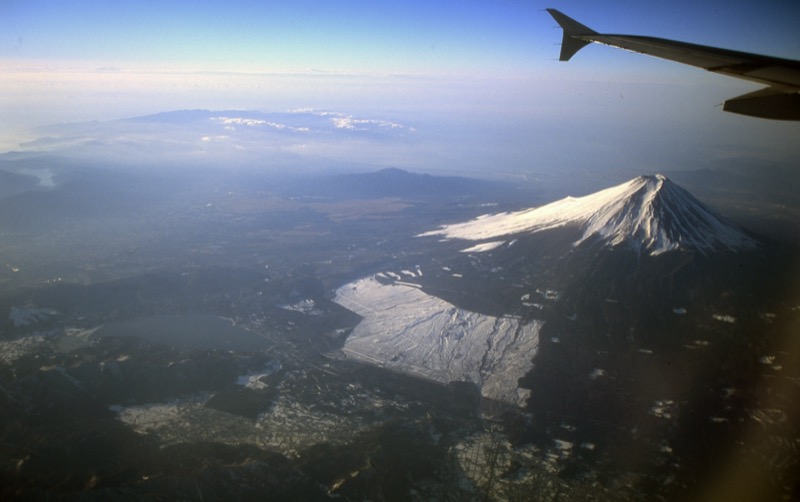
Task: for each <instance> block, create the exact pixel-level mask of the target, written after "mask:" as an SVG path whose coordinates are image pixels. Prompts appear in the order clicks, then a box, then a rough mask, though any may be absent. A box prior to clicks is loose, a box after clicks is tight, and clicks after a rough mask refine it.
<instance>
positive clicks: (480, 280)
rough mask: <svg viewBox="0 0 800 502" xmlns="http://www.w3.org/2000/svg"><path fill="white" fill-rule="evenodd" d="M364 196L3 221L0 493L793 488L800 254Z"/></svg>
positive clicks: (252, 187) (368, 180) (254, 195)
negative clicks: (530, 227)
mask: <svg viewBox="0 0 800 502" xmlns="http://www.w3.org/2000/svg"><path fill="white" fill-rule="evenodd" d="M88 173H89V172H88V171H81V172H79V173H78V174H75V176H76V178H75V179H84V177H85V176H88ZM101 176H104V175H101ZM126 176H131V177H132V179H133V180H136V179H139V178H138V176H136V175H126ZM151 176H153V175H152V173H147V175H146V176H143V177H142V178H141V180H140V181H139V182H140V183H143V181H144V180H145V179H151V178H150V177H151ZM355 179H357V180H358V181H354V178H347V179H346V181H342V179H338V181H336V182H337V183H341V185H340V186H342V187H349V188H348V190H351V191H349V192H346V191H345V190H344V188H343V189H342V190H343V191H342V193H341V194H340V195H339V196H334V195H330V194H329V196H328V197H320V196H319V195H318V194H315V193H314V192H315V191H316V190H317V189H318V188H316V187H314V186H313V185H309V186H308V187H306V189H305V190H306V191H302V190H301V189H299V188H298V186H299V187H302V186H303V185H302V184H292V183H289V182H280V183H278V182H274V183H268V184H266V185H265V181H264V180H263V178H262V177H261V176H260V175H258V173H249V174H243V173H241V172H240V174H239V177H217V176H212V175H211V174H209V175H208V177H207V178H206V179H202V177H199V178H198V179H197V180H195V181H193V182H192V183H185V182H184V181H185V180H184V179H174V180H172V181H170V180H169V179H164V180H161V183H159V184H157V185H158V186H160V187H161V190H163V194H162V195H159V194H158V193H152V192H150V193H148V196H147V201H146V202H147V203H143V202H144V201H143V199H142V197H141V195H140V191H139V190H138V189H136V190H134V189H131V190H130V191H129V192H128V193H127V194H123V193H116V194H115V196H113V197H112V196H110V195H109V194H108V193H106V192H104V191H99V192H94V191H91V190H90V191H88V192H84V195H86V194H89V195H91V196H93V197H102V199H103V200H108V201H109V208H110V209H109V212H108V213H107V214H106V215H105V216H103V217H100V216H98V215H94V214H92V215H80V214H75V213H69V214H63V213H59V211H58V210H57V209H58V207H59V204H61V203H62V202H61V201H60V199H59V198H60V197H61V195H58V193H57V191H56V192H42V194H41V195H40V197H41V200H40V202H41V203H42V204H44V206H42V207H46V208H49V209H48V210H47V211H44V212H46V213H48V214H49V215H50V217H49V218H48V219H47V220H38V222H37V223H36V225H33V224H30V225H29V226H24V225H21V224H20V225H17V226H14V225H11V224H7V225H6V227H4V228H5V230H4V232H6V235H13V237H14V238H13V239H7V240H4V241H3V251H4V253H5V254H4V257H5V259H6V260H7V261H8V263H9V265H11V266H10V267H7V268H6V269H5V270H3V272H2V277H1V279H2V280H1V281H0V291H2V295H1V296H0V306H2V309H3V310H4V311H5V312H7V313H8V314H7V315H6V316H5V317H3V319H1V320H0V330H1V333H0V354H2V359H0V365H1V366H0V368H2V370H1V371H0V404H2V407H1V409H2V411H0V414H2V431H0V432H1V433H2V437H0V440H1V441H2V442H3V444H5V445H6V446H7V447H5V448H4V449H3V453H2V459H0V460H1V461H2V465H3V470H2V473H0V481H2V483H0V485H2V487H3V488H2V490H4V491H3V492H2V495H3V496H4V497H5V496H8V497H20V498H29V499H45V498H48V497H59V496H67V497H73V498H76V499H100V498H102V499H111V500H113V499H123V498H130V497H137V498H138V497H145V496H148V495H150V494H153V493H169V494H170V495H171V496H174V497H176V498H183V499H198V500H199V499H209V498H212V499H213V498H222V497H235V498H240V499H256V498H260V497H264V496H267V495H269V496H270V497H271V498H272V499H276V500H297V499H304V500H327V499H330V498H344V499H345V500H364V499H373V500H428V499H437V500H530V499H531V498H534V499H536V500H577V499H582V498H585V497H586V496H588V495H589V494H592V496H594V497H596V498H598V499H600V500H652V499H676V498H687V497H701V498H702V497H703V496H706V495H707V494H704V493H703V492H702V490H704V489H705V487H706V486H707V483H709V482H713V481H715V480H717V479H719V478H718V477H719V476H723V475H728V473H729V472H737V473H739V472H742V473H744V472H746V473H748V474H747V476H742V477H740V478H739V480H740V481H741V483H749V484H752V485H753V486H756V487H757V488H758V489H759V490H762V491H763V493H771V494H774V495H775V496H776V497H778V498H780V497H786V496H790V495H791V494H792V490H793V489H794V488H792V487H793V486H796V474H795V472H796V469H795V467H796V465H797V463H798V462H799V461H800V455H798V453H797V452H798V449H797V444H798V443H797V442H798V440H800V431H799V430H798V428H797V425H796V424H797V423H798V420H796V418H797V417H798V416H800V410H798V405H797V403H798V400H797V395H798V382H800V351H799V350H798V347H797V345H796V343H797V342H796V341H795V338H794V337H793V336H792V334H793V333H796V332H797V328H798V327H799V326H798V324H800V309H799V308H798V305H800V302H799V301H798V299H800V295H798V293H800V291H798V290H797V285H798V283H797V281H794V278H795V277H796V275H795V274H796V273H797V270H798V268H797V258H798V255H797V252H796V250H795V249H794V248H792V247H787V246H782V245H778V244H775V243H770V242H766V241H758V244H757V245H753V246H751V245H748V246H745V247H743V248H741V249H738V248H737V249H729V248H728V247H725V246H723V248H722V249H721V250H718V251H717V250H715V249H714V245H713V243H714V242H716V241H714V239H713V236H711V235H709V234H706V235H704V237H703V239H702V241H698V240H697V239H695V238H692V239H686V238H684V239H681V236H680V235H678V234H676V233H675V232H678V230H675V229H679V228H681V226H680V225H677V226H672V227H669V229H668V232H671V233H669V239H670V242H677V243H679V244H678V246H677V247H675V248H674V249H673V248H672V247H669V246H667V248H665V250H663V251H660V252H657V253H648V252H646V251H644V252H643V250H647V249H648V248H647V246H646V245H628V243H627V242H626V241H625V238H626V237H624V236H623V234H620V233H617V234H614V235H613V236H612V237H611V238H609V240H603V239H602V238H600V237H598V236H597V235H594V234H592V233H587V232H586V230H585V229H584V228H578V227H575V228H572V227H571V226H570V225H568V224H564V225H559V226H557V228H552V229H547V230H546V231H542V232H538V231H537V232H527V231H521V230H519V229H517V230H515V231H514V232H512V233H511V234H509V235H505V234H504V235H493V236H484V237H482V238H481V239H477V240H475V239H470V238H469V237H467V238H464V237H463V235H462V236H461V237H459V236H457V235H455V234H448V235H446V237H449V239H447V240H443V239H442V237H443V236H442V235H434V234H435V233H436V232H442V231H444V230H443V229H447V228H456V227H447V226H446V225H461V226H460V227H458V228H462V229H465V228H467V227H466V225H468V224H469V223H468V222H471V221H482V222H486V221H487V217H483V218H480V219H477V220H476V218H479V217H481V216H482V215H485V214H486V213H487V212H491V213H493V214H515V213H514V212H515V211H518V212H519V211H526V209H525V208H526V207H527V206H526V205H523V204H521V203H520V202H519V199H520V198H524V197H522V195H523V194H520V193H519V191H518V190H516V189H513V190H511V191H510V193H511V195H509V196H508V197H503V195H502V194H503V192H502V187H499V186H497V187H493V188H492V189H491V190H488V189H487V191H486V192H485V193H483V194H481V192H480V191H477V192H471V193H468V194H465V193H464V191H463V190H462V189H463V187H464V186H467V185H466V184H462V185H459V186H458V189H454V190H451V191H447V190H446V188H444V187H445V186H446V184H445V185H439V188H437V190H436V191H435V192H429V193H427V194H426V192H425V191H424V190H421V189H420V188H419V187H420V186H425V185H427V184H429V183H430V181H431V180H430V177H424V176H417V175H411V174H410V173H403V172H397V171H387V172H379V173H372V174H369V175H364V177H356V178H355ZM398 179H402V180H403V183H404V185H402V186H403V188H402V190H400V189H398V187H399V186H401V184H400V183H399V182H398ZM170 183H172V184H170ZM437 183H439V181H437ZM465 183H466V182H465ZM98 184H100V185H102V186H104V187H105V186H106V184H103V183H99V181H98ZM334 184H335V183H334V182H331V185H334ZM108 186H111V187H119V185H117V184H116V183H112V184H110V185H108ZM125 186H127V187H131V186H136V185H132V184H130V183H129V184H127V185H125ZM385 187H391V189H386V188H385ZM387 192H388V193H387ZM331 193H333V192H331ZM360 194H363V195H360ZM56 195H58V196H56ZM529 195H530V194H529ZM533 197H534V196H533V195H531V198H533ZM682 200H683V199H682ZM6 203H7V204H8V200H6ZM48 204H49V206H48ZM619 206H620V207H630V205H627V206H626V205H625V204H621V205H619ZM115 207H116V208H118V209H116V211H119V213H114V211H112V209H113V208H115ZM132 207H137V208H139V209H137V211H136V212H129V208H132ZM685 207H686V206H685V205H678V206H674V205H669V206H666V208H667V209H669V210H670V211H678V210H679V209H680V210H683V208H685ZM667 209H664V210H663V211H662V213H664V214H666V213H667V212H669V211H667ZM594 212H596V211H590V213H592V214H594ZM656 213H658V212H656ZM117 214H119V216H117ZM648 214H649V213H648ZM693 214H694V213H693ZM53 215H58V216H57V217H55V216H53ZM34 216H35V214H34V215H30V217H31V218H32V217H34ZM52 218H55V219H56V220H57V221H53V220H52ZM58 218H60V219H61V220H60V221H59V220H58ZM629 220H630V219H628V220H626V218H625V217H619V218H617V220H615V221H629ZM640 221H641V220H640ZM676 221H678V219H676ZM51 227H52V228H53V230H52V232H50V230H48V229H49V228H51ZM500 227H502V225H499V226H494V228H500ZM667 227H668V225H667V226H664V227H661V228H667ZM615 228H622V227H615ZM649 228H656V226H655V225H651V226H650V227H649ZM437 229H439V230H437ZM624 231H629V230H624ZM630 233H631V235H634V236H636V235H640V234H637V233H636V232H635V231H630ZM601 235H602V232H601ZM726 235H730V234H726ZM742 235H746V239H753V242H756V239H757V237H754V236H753V235H754V234H750V233H747V234H742ZM45 236H46V237H47V238H46V239H45ZM500 241H502V243H500V244H497V242H500ZM608 242H611V243H612V244H611V245H608V244H607V243H608ZM652 242H659V243H662V244H663V243H665V242H666V240H664V239H661V240H660V241H659V240H658V239H656V240H653V241H652ZM692 242H702V243H711V244H708V245H707V246H706V245H705V244H704V245H703V247H702V252H701V253H697V252H695V251H696V249H692V248H691V247H681V246H683V244H686V243H689V244H691V243H692ZM726 242H731V241H726ZM743 242H750V241H743ZM486 244H491V245H486ZM476 246H478V247H476ZM657 249H659V250H660V249H661V248H657ZM716 486H718V485H716ZM723 489H725V490H727V489H730V490H736V489H741V487H740V485H739V484H738V483H730V485H729V486H724V487H723ZM717 493H723V494H725V493H728V492H725V491H722V492H717ZM715 494H716V493H715Z"/></svg>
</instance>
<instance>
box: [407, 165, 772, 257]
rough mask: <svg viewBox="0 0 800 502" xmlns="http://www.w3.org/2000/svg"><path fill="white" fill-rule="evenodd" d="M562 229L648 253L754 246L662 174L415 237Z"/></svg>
mask: <svg viewBox="0 0 800 502" xmlns="http://www.w3.org/2000/svg"><path fill="white" fill-rule="evenodd" d="M562 227H563V228H568V227H572V228H577V229H580V231H581V236H580V238H579V239H578V240H577V241H575V242H574V245H575V246H578V245H580V244H581V243H583V242H585V241H587V240H589V239H590V238H593V237H599V238H600V239H602V241H603V242H604V243H605V244H606V245H607V246H610V247H615V246H618V245H621V244H627V245H629V246H631V247H633V248H635V249H637V250H639V251H640V252H645V253H646V254H649V255H658V254H661V253H665V252H667V251H673V250H678V249H681V250H684V251H699V252H702V253H707V252H709V251H712V250H718V249H727V250H731V251H736V250H739V249H747V248H752V247H754V246H755V245H756V241H755V240H754V239H753V238H752V237H750V236H749V235H747V234H746V233H745V232H744V231H743V230H741V229H740V228H739V227H737V226H736V225H734V224H733V223H731V222H729V221H727V220H725V219H724V218H722V217H720V216H718V215H716V214H714V213H713V212H712V211H711V210H710V209H708V208H707V207H706V206H705V205H703V204H702V203H701V202H700V201H698V200H697V199H695V198H694V197H693V196H692V195H691V194H690V193H689V192H687V191H686V190H684V189H683V188H681V187H680V186H678V185H676V184H675V183H673V182H671V181H670V180H669V179H667V178H666V177H665V176H663V175H661V174H656V175H652V176H639V177H638V178H635V179H633V180H630V181H628V182H625V183H622V184H620V185H617V186H614V187H611V188H607V189H605V190H601V191H599V192H596V193H594V194H590V195H587V196H584V197H567V198H565V199H561V200H559V201H556V202H552V203H550V204H547V205H544V206H540V207H537V208H532V209H524V210H521V211H515V212H506V213H499V214H494V215H484V216H480V217H478V218H476V219H474V220H472V221H468V222H465V223H458V224H452V225H446V226H443V227H441V228H439V229H437V230H433V231H430V232H425V233H423V234H420V235H421V236H432V235H441V236H443V237H445V238H447V239H467V240H473V241H485V240H489V239H497V238H498V237H505V236H513V235H516V234H525V233H536V232H541V231H544V230H550V229H554V228H562ZM504 244H505V241H493V242H486V243H483V244H479V245H478V246H474V247H472V248H469V251H470V252H480V251H488V250H491V249H495V248H497V247H500V246H502V245H504Z"/></svg>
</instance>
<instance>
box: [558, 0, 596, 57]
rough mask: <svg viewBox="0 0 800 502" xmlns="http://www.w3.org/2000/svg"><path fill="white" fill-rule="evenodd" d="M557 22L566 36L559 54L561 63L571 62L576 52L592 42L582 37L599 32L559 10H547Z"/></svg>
mask: <svg viewBox="0 0 800 502" xmlns="http://www.w3.org/2000/svg"><path fill="white" fill-rule="evenodd" d="M545 10H546V11H547V12H548V13H549V14H550V15H551V16H552V17H553V19H555V20H556V22H557V23H558V25H559V26H561V29H562V30H563V31H564V36H563V38H562V40H561V54H559V57H558V60H559V61H569V60H570V59H571V58H572V56H574V55H575V53H576V52H578V51H579V50H581V49H583V48H584V47H586V46H587V45H588V44H589V43H590V42H589V41H587V40H582V39H580V38H576V37H579V36H581V35H596V34H597V32H596V31H594V30H592V29H591V28H589V27H588V26H585V25H583V24H581V23H579V22H577V21H575V20H574V19H572V18H571V17H569V16H567V15H566V14H564V13H562V12H561V11H559V10H557V9H551V8H548V9H545Z"/></svg>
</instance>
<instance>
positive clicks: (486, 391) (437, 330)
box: [334, 276, 543, 406]
mask: <svg viewBox="0 0 800 502" xmlns="http://www.w3.org/2000/svg"><path fill="white" fill-rule="evenodd" d="M334 301H335V302H336V303H338V304H340V305H342V306H343V307H345V308H347V309H349V310H352V311H353V312H356V313H357V314H359V315H361V316H362V317H363V318H364V319H363V320H362V321H361V322H360V323H359V324H358V325H357V326H356V328H355V329H354V330H353V332H352V333H351V334H350V336H348V338H347V341H346V342H345V345H344V347H343V349H342V350H343V351H344V352H345V353H346V354H347V355H348V356H350V357H354V358H356V359H359V360H362V361H365V362H368V363H371V364H375V365H377V366H382V367H385V368H389V369H392V370H395V371H399V372H402V373H407V374H411V375H415V376H421V377H423V378H427V379H431V380H434V381H437V382H442V383H449V382H457V381H465V382H472V383H475V384H477V385H478V387H479V388H480V391H481V394H482V395H483V396H484V397H488V398H491V399H496V400H498V401H504V402H508V403H512V404H516V405H519V406H524V405H525V401H526V400H527V398H528V396H529V394H530V391H529V390H527V389H521V388H519V387H518V385H517V381H518V380H519V379H520V378H522V377H523V376H525V375H526V374H527V373H528V372H529V371H530V370H531V368H532V367H533V357H534V355H535V354H536V351H537V349H538V347H539V330H540V329H541V326H542V324H543V322H542V321H532V322H529V323H526V324H524V323H522V322H521V321H520V320H519V319H516V318H512V317H493V316H487V315H483V314H479V313H476V312H470V311H467V310H464V309H460V308H458V307H456V306H454V305H452V304H450V303H448V302H446V301H444V300H441V299H439V298H436V297H435V296H431V295H428V294H426V293H425V292H423V291H422V290H421V289H419V288H418V287H417V286H416V285H415V284H411V283H407V282H399V281H398V282H393V283H391V284H383V283H382V282H380V281H378V280H377V279H376V278H375V277H374V276H371V277H366V278H363V279H360V280H358V281H355V282H352V283H350V284H345V285H344V286H342V287H340V288H339V289H338V290H337V291H336V296H335V298H334Z"/></svg>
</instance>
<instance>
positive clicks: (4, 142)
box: [0, 0, 800, 173]
mask: <svg viewBox="0 0 800 502" xmlns="http://www.w3.org/2000/svg"><path fill="white" fill-rule="evenodd" d="M546 7H554V8H557V9H560V10H562V11H563V12H565V13H566V14H568V15H570V16H572V17H575V18H576V19H578V20H579V21H581V22H583V23H585V24H587V25H588V26H590V27H592V28H594V29H596V30H597V31H601V32H611V33H630V34H647V35H653V36H661V37H665V38H672V39H678V40H684V41H690V42H695V43H701V44H707V45H713V46H721V47H727V48H731V49H738V50H742V51H748V52H756V53H765V54H770V55H775V56H781V57H787V58H793V59H800V37H798V36H797V26H800V3H798V2H797V1H796V0H773V1H769V2H756V1H739V2H735V1H733V2H731V1H727V2H722V1H714V2H689V1H672V2H659V3H654V2H634V1H621V0H619V1H613V0H612V1H608V2H596V1H552V2H537V1H518V0H494V1H482V2H478V1H440V2H428V1H405V2H397V1H393V2H386V1H364V0H338V1H319V0H318V1H305V0H300V1H292V2H264V1H231V2H200V1H197V2H190V1H169V0H163V1H160V2H141V1H125V0H123V1H71V2H63V1H36V0H0V70H1V71H2V72H3V74H4V75H5V77H4V78H3V79H2V80H1V81H0V121H2V123H3V133H0V136H1V137H0V151H6V150H10V149H13V148H14V146H15V145H18V144H19V142H20V141H22V140H24V139H27V138H29V137H30V133H28V132H26V131H28V130H29V128H30V127H32V126H39V125H43V124H51V123H62V122H73V121H87V120H110V119H115V118H122V117H129V116H136V115H143V114H147V113H156V112H161V111H167V110H173V109H189V108H206V109H228V108H237V109H258V110H262V111H284V110H287V109H295V108H303V107H311V108H315V109H326V110H335V111H340V112H346V113H361V114H365V115H367V116H371V117H376V118H386V119H397V120H401V121H403V122H404V123H411V124H412V125H415V126H416V127H417V130H418V131H419V134H420V136H425V135H429V136H426V138H427V139H428V140H429V141H428V142H426V143H425V144H426V145H427V146H426V148H427V150H426V151H429V152H431V157H430V158H431V166H430V170H432V171H435V170H437V169H438V168H443V169H444V168H445V167H446V168H447V169H451V170H452V169H457V167H456V166H459V165H463V166H464V169H465V170H467V171H479V170H481V169H486V166H487V165H490V166H491V169H493V170H498V171H502V172H503V173H505V172H509V173H513V172H517V171H524V170H526V169H546V168H547V167H548V166H551V167H552V166H562V167H563V166H566V165H575V164H587V163H589V162H598V159H599V161H602V162H604V163H605V164H607V165H609V166H612V165H616V164H619V163H623V164H626V165H629V166H630V167H631V168H632V169H634V168H636V166H638V165H639V164H644V165H643V166H642V169H643V170H657V169H663V168H664V167H669V166H674V165H676V164H680V163H684V162H687V159H698V158H699V159H701V160H702V159H705V160H704V161H703V162H705V164H703V162H700V163H699V164H697V166H705V165H707V164H708V163H709V162H716V161H717V160H718V159H721V158H722V159H724V158H725V157H726V156H735V155H749V156H761V157H763V158H765V159H767V160H769V161H770V162H781V163H790V162H796V163H800V151H798V147H797V146H794V144H795V143H796V141H795V140H794V139H793V138H796V137H797V136H798V134H799V133H800V128H798V125H797V124H787V123H776V122H768V121H761V120H757V119H749V118H744V117H737V116H732V115H731V114H727V113H723V112H722V111H721V110H719V108H716V105H718V104H719V103H721V102H722V101H723V100H724V99H726V98H729V97H733V96H737V95H739V94H743V93H745V92H748V91H751V90H755V89H757V88H758V86H757V85H754V84H750V83H747V82H743V81H737V80H733V79H727V78H725V77H721V76H716V75H710V74H707V73H706V72H703V71H702V70H697V69H694V68H690V67H684V66H681V65H677V64H674V63H670V62H664V61H659V60H655V59H652V58H647V57H644V56H638V55H633V54H629V53H625V52H622V51H618V50H615V49H611V48H607V47H599V46H590V47H587V48H586V49H584V50H583V51H581V52H580V53H579V54H578V55H577V56H575V58H573V60H572V61H571V62H569V63H560V62H557V61H556V59H557V56H558V50H559V48H558V43H559V42H560V39H561V34H560V30H558V29H557V28H556V24H555V22H554V21H553V20H552V19H551V18H550V16H549V15H548V14H547V13H546V12H545V11H544V8H546ZM436 141H440V143H438V147H437V146H436V145H437V143H436ZM459 152H461V153H459ZM437 159H438V160H437ZM437 162H441V163H442V165H441V166H439V165H437V164H436V163H437ZM415 165H418V164H415ZM554 168H555V167H554Z"/></svg>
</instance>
